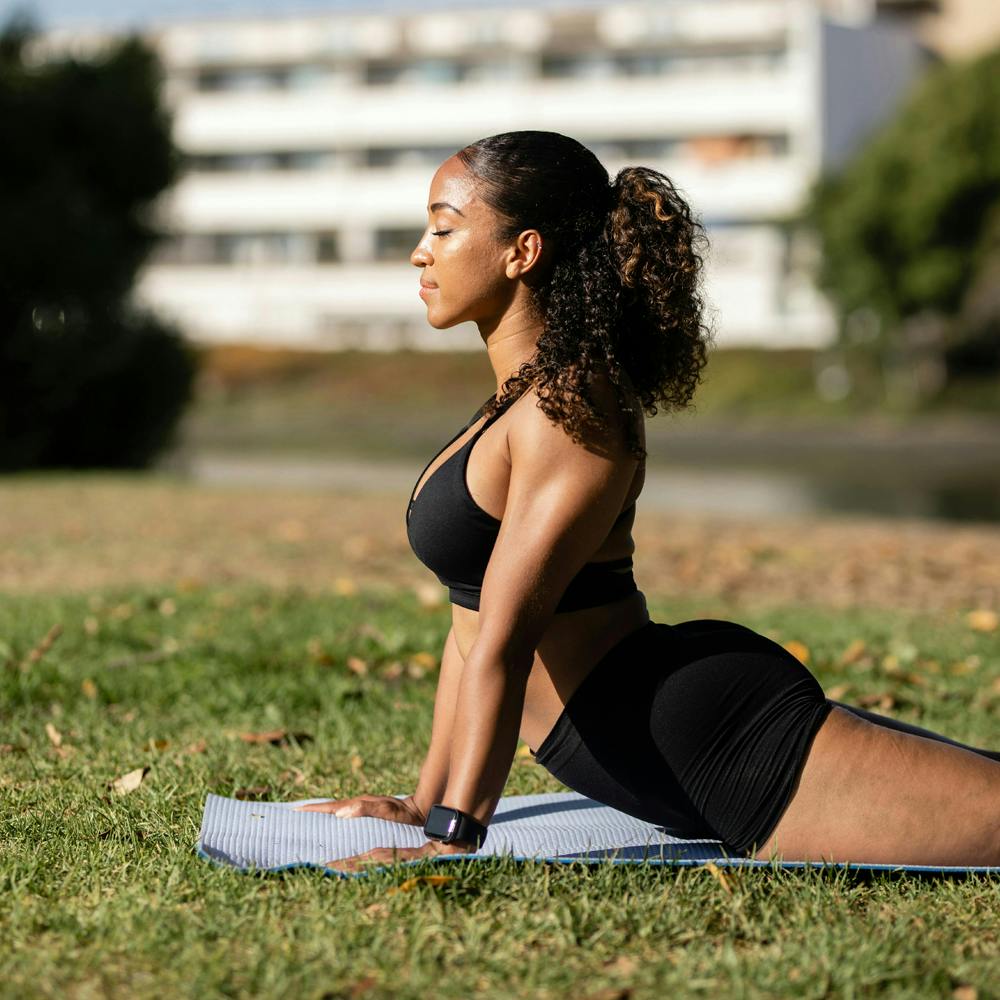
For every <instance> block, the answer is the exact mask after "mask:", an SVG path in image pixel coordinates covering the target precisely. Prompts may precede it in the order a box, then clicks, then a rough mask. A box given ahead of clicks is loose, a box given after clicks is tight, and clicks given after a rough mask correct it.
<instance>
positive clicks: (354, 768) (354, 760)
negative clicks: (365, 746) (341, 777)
mask: <svg viewBox="0 0 1000 1000" xmlns="http://www.w3.org/2000/svg"><path fill="white" fill-rule="evenodd" d="M364 766H365V762H364V761H363V760H362V759H361V755H360V754H356V753H354V754H351V772H352V773H353V774H360V773H361V768H363V767H364Z"/></svg>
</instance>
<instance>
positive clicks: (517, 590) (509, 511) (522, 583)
mask: <svg viewBox="0 0 1000 1000" xmlns="http://www.w3.org/2000/svg"><path fill="white" fill-rule="evenodd" d="M528 395H530V396H531V397H532V400H531V401H527V400H526V401H525V402H526V408H525V409H524V410H522V412H521V413H519V414H518V416H519V419H518V420H516V421H512V422H511V425H510V428H509V430H508V441H509V445H510V458H511V472H510V486H509V488H508V493H507V504H506V507H505V509H504V514H503V519H502V521H501V524H500V530H499V535H498V537H497V540H496V544H495V545H494V548H493V552H492V555H491V556H490V561H489V565H488V566H487V568H486V573H485V576H484V578H483V587H482V592H481V595H480V600H479V632H478V636H477V639H476V642H475V648H476V649H477V652H482V651H483V649H484V648H485V650H487V651H488V652H489V653H490V654H493V655H495V656H498V657H500V658H501V659H503V660H504V661H505V662H516V663H521V664H530V662H531V661H532V660H533V657H534V651H535V648H536V646H537V645H538V643H539V641H540V640H541V638H542V635H543V634H544V632H545V629H546V627H547V626H548V624H549V621H550V620H551V618H552V616H553V615H554V614H555V609H556V605H557V604H558V603H559V600H560V599H561V597H562V595H563V593H564V592H565V590H566V587H567V586H568V585H569V583H570V581H571V580H572V579H573V577H574V576H575V575H576V574H577V573H578V572H579V571H580V569H581V567H582V566H583V565H584V564H585V563H587V562H589V561H590V559H591V557H592V556H593V554H594V552H596V551H597V549H598V548H599V546H600V545H601V544H602V543H603V542H604V540H605V539H606V538H607V536H608V533H609V531H610V530H611V527H612V525H613V524H614V522H615V520H616V519H617V517H618V515H619V514H620V512H621V508H622V505H623V503H624V500H625V497H626V495H627V494H628V490H629V486H630V485H631V482H632V479H633V476H634V474H635V470H636V467H637V464H638V460H637V459H636V458H635V457H634V456H633V455H631V453H630V452H629V451H628V449H627V447H626V445H625V440H624V434H623V433H622V432H621V430H620V428H619V427H611V426H609V427H608V428H607V429H606V430H604V431H600V432H597V431H588V432H586V434H585V437H584V439H583V441H582V443H581V442H575V441H573V439H572V438H571V437H570V436H569V434H568V433H567V432H566V431H565V430H564V429H563V428H562V426H560V425H559V424H557V423H555V422H553V421H551V420H550V419H549V418H548V417H547V416H546V415H545V414H544V413H543V412H542V411H541V410H540V409H538V407H537V396H536V395H535V393H534V391H533V390H531V391H529V393H528Z"/></svg>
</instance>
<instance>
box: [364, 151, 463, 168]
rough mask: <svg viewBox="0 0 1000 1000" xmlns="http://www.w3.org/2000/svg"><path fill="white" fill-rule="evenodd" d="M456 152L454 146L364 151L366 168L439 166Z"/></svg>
mask: <svg viewBox="0 0 1000 1000" xmlns="http://www.w3.org/2000/svg"><path fill="white" fill-rule="evenodd" d="M455 152H456V150H455V147H454V146H376V147H373V148H372V149H366V150H365V151H364V161H365V166H366V167H376V168H377V167H427V166H437V165H438V164H439V163H441V162H442V161H444V160H447V159H448V157H449V156H452V155H453V154H454V153H455Z"/></svg>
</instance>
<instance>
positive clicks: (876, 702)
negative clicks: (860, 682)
mask: <svg viewBox="0 0 1000 1000" xmlns="http://www.w3.org/2000/svg"><path fill="white" fill-rule="evenodd" d="M855 701H856V702H857V703H858V705H859V706H860V707H861V708H877V709H878V710H879V711H880V712H888V711H889V710H890V709H892V708H893V706H895V704H896V699H895V698H893V696H892V695H891V694H889V692H888V691H883V692H879V693H876V694H863V695H861V697H860V698H855Z"/></svg>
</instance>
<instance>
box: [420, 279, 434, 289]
mask: <svg viewBox="0 0 1000 1000" xmlns="http://www.w3.org/2000/svg"><path fill="white" fill-rule="evenodd" d="M420 287H421V288H437V285H435V284H434V282H433V281H421V282H420Z"/></svg>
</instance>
